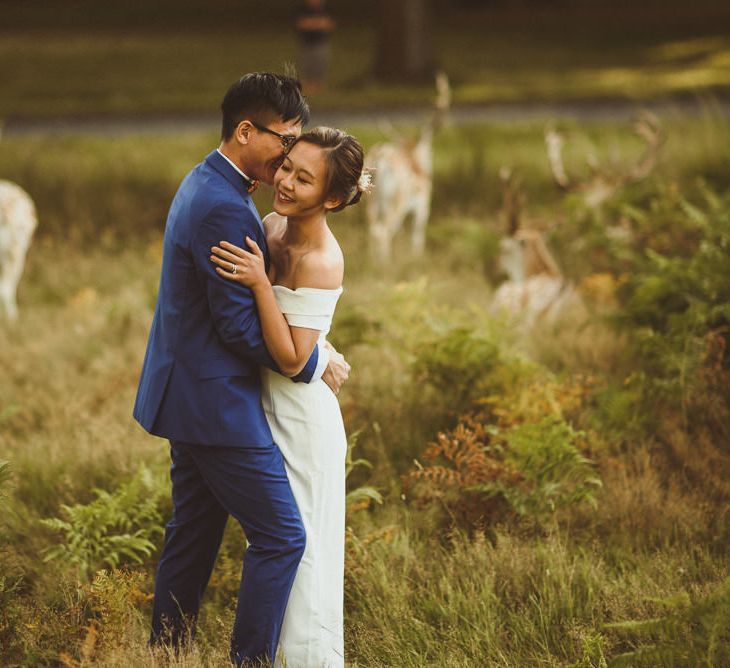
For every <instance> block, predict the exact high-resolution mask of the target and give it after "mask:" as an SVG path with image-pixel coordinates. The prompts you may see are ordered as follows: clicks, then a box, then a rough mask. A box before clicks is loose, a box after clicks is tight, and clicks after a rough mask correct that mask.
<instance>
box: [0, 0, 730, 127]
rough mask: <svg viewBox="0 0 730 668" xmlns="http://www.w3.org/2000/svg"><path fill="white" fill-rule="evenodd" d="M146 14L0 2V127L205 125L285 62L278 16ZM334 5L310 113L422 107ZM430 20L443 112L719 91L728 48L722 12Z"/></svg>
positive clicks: (566, 7)
mask: <svg viewBox="0 0 730 668" xmlns="http://www.w3.org/2000/svg"><path fill="white" fill-rule="evenodd" d="M153 4H154V7H152V5H151V6H150V7H149V8H146V9H145V8H143V7H142V6H140V7H137V8H136V9H134V8H131V7H129V6H128V3H126V4H125V5H121V4H116V3H103V5H100V4H99V3H89V2H86V1H85V0H77V2H76V3H74V5H72V6H70V7H69V8H67V9H66V10H64V11H63V12H61V11H60V10H57V11H56V12H54V11H51V10H49V9H48V8H47V6H46V5H42V4H40V3H37V2H30V3H19V2H10V3H9V4H8V7H7V9H6V15H7V22H6V23H5V24H4V26H3V27H2V29H0V81H1V82H2V85H3V95H2V97H1V98H0V117H8V116H12V117H48V116H68V115H71V116H76V115H82V116H83V115H127V116H129V115H136V114H169V115H186V114H194V113H211V112H213V111H214V110H216V109H217V106H218V104H219V102H220V98H221V96H222V92H223V91H224V90H225V89H226V88H227V86H228V85H229V84H230V82H231V81H233V80H234V79H236V78H237V77H238V76H240V74H241V73H242V72H245V71H252V70H258V69H274V70H280V69H281V68H282V66H283V64H284V63H285V62H296V58H297V46H296V39H295V35H294V33H293V29H292V28H291V22H292V19H291V16H290V14H289V12H290V10H288V9H287V8H286V7H285V6H284V5H283V4H282V3H279V4H274V5H273V6H272V8H271V10H270V11H269V12H268V13H267V12H262V10H261V9H260V8H252V10H251V11H252V15H251V17H250V19H247V16H246V15H245V14H241V12H240V8H239V7H238V5H235V3H232V2H229V1H228V0H218V2H217V3H216V4H214V5H212V6H210V7H208V6H206V5H202V4H200V3H197V4H196V3H188V4H187V5H184V6H182V7H180V8H178V7H177V5H175V7H173V6H171V4H170V3H167V4H165V3H153ZM234 5H235V6H234ZM341 5H342V6H341V7H340V8H339V11H340V14H341V21H340V27H339V29H338V30H337V32H336V33H335V35H334V41H333V53H334V57H333V60H332V71H331V88H330V90H329V91H328V92H326V93H324V94H322V95H320V96H317V97H315V98H313V99H312V103H313V105H314V106H315V108H321V109H324V108H326V109H350V108H357V109H361V108H381V107H384V106H385V107H393V106H403V105H425V104H429V103H430V101H431V99H432V96H433V92H432V86H431V85H430V83H428V82H425V83H423V84H415V85H410V86H403V85H387V86H386V85H382V84H379V83H378V82H376V81H375V80H374V79H373V76H372V73H371V72H372V68H373V62H374V59H375V49H376V39H377V35H376V30H375V25H374V23H373V20H372V17H370V16H369V15H368V17H365V18H363V17H362V16H358V15H357V12H356V10H355V9H353V7H351V6H349V5H347V4H346V3H341ZM336 10H337V8H336ZM435 16H436V20H435V30H434V40H435V45H436V53H437V58H438V64H439V66H440V67H442V68H443V69H444V70H445V71H446V72H447V73H448V75H449V76H450V78H451V81H452V84H453V90H454V103H455V104H480V103H481V104H483V103H491V102H505V101H524V100H539V101H561V100H576V99H577V100H585V99H596V98H597V99H605V98H609V99H632V100H633V99H647V98H672V97H676V96H693V95H696V94H698V93H708V92H714V93H725V92H727V91H728V90H729V89H730V39H729V38H728V36H727V31H725V30H723V29H722V26H723V25H726V24H727V22H728V21H729V20H730V10H728V9H727V7H726V6H725V5H724V4H723V3H717V2H710V1H709V0H703V2H701V3H700V4H699V5H697V4H696V3H695V4H693V5H692V6H691V7H688V6H686V5H685V4H683V3H677V2H670V3H659V4H657V3H648V4H646V3H645V4H644V5H642V6H641V7H640V8H633V9H630V8H622V7H615V6H612V7H606V8H601V7H600V6H595V5H593V4H591V3H577V4H576V3H565V4H563V5H560V6H558V7H554V6H550V7H541V6H540V5H532V4H530V5H524V6H522V7H517V8H515V7H511V6H509V5H507V6H502V7H500V6H496V7H494V8H492V9H481V10H476V9H472V10H467V9H457V8H454V7H451V6H449V7H442V6H439V7H437V10H436V12H435Z"/></svg>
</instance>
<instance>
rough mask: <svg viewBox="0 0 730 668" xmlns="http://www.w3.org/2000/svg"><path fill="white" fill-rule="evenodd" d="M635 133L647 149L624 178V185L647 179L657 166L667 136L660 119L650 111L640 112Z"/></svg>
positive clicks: (635, 121) (635, 122)
mask: <svg viewBox="0 0 730 668" xmlns="http://www.w3.org/2000/svg"><path fill="white" fill-rule="evenodd" d="M634 132H635V133H636V134H637V135H639V137H641V138H642V139H643V140H644V141H645V142H646V149H645V150H644V154H643V155H642V156H641V158H640V159H639V161H638V162H637V163H636V164H635V165H634V167H633V168H632V169H631V170H630V171H629V173H628V174H627V175H626V176H625V177H624V178H623V180H622V183H624V184H627V183H635V182H636V181H640V180H641V179H645V178H646V177H647V176H649V174H651V172H652V170H653V169H654V167H655V166H656V163H657V161H658V159H659V153H660V152H661V148H662V146H663V145H664V141H665V140H666V136H665V134H664V131H663V130H662V127H661V124H660V122H659V119H658V118H657V117H656V116H655V115H654V114H652V113H651V112H650V111H646V110H644V111H642V112H640V113H639V114H638V115H637V117H636V119H635V120H634Z"/></svg>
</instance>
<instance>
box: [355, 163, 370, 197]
mask: <svg viewBox="0 0 730 668" xmlns="http://www.w3.org/2000/svg"><path fill="white" fill-rule="evenodd" d="M357 189H358V190H359V191H360V192H361V193H365V194H366V195H367V194H368V193H370V192H371V191H372V189H373V175H372V174H371V173H370V172H367V171H365V170H364V169H363V170H362V173H361V174H360V178H359V179H358V180H357Z"/></svg>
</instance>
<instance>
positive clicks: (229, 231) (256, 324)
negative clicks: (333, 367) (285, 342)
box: [192, 204, 319, 383]
mask: <svg viewBox="0 0 730 668" xmlns="http://www.w3.org/2000/svg"><path fill="white" fill-rule="evenodd" d="M246 235H248V236H249V237H251V238H252V239H255V240H256V242H257V243H258V244H259V245H260V246H262V245H263V244H265V239H264V238H263V232H262V230H261V228H260V227H259V224H258V221H257V220H256V218H255V217H254V216H253V215H252V214H251V213H250V212H249V211H247V210H246V209H244V208H239V207H236V206H233V205H230V204H229V205H225V204H224V205H220V206H217V207H215V208H214V209H213V210H212V211H211V212H210V213H209V214H208V215H207V216H206V218H205V220H204V221H203V222H202V224H201V225H200V228H199V230H198V232H197V234H196V235H195V237H194V239H193V242H192V254H193V263H194V264H195V268H196V270H197V272H198V275H199V276H200V278H201V280H203V281H204V282H205V287H206V295H207V298H208V307H209V308H210V313H211V317H212V319H213V325H214V327H215V330H216V332H218V335H219V336H220V337H221V339H222V340H223V342H224V344H225V346H226V347H227V348H229V349H230V350H231V351H232V352H233V353H235V354H236V355H238V356H240V357H244V358H245V359H248V360H250V361H252V362H254V363H255V364H259V365H262V366H266V367H268V368H269V369H273V370H274V371H276V372H280V370H279V367H278V366H277V364H276V362H274V360H273V359H272V357H271V355H270V354H269V351H268V350H267V349H266V343H265V341H264V338H263V334H262V331H261V322H260V321H259V316H258V311H257V310H256V300H255V299H254V296H253V293H252V292H251V290H250V289H249V288H247V287H244V286H242V285H241V284H240V283H234V282H232V281H229V280H227V279H225V278H222V277H221V276H219V275H218V274H217V273H216V271H215V265H214V264H213V263H212V262H211V261H210V255H211V250H210V249H211V248H212V247H213V246H217V245H219V244H220V242H221V241H224V240H225V241H230V242H231V243H233V244H236V245H237V246H240V247H242V248H246V242H245V236H246ZM318 358H319V347H318V346H315V348H314V351H313V352H312V355H311V356H310V358H309V360H308V361H307V363H306V365H305V366H304V368H303V369H302V371H301V372H300V373H299V374H298V375H297V376H295V377H294V378H293V379H292V380H294V381H297V382H305V383H308V382H310V381H311V380H312V379H313V376H314V375H315V371H316V370H317V362H318Z"/></svg>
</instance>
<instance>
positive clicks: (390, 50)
mask: <svg viewBox="0 0 730 668" xmlns="http://www.w3.org/2000/svg"><path fill="white" fill-rule="evenodd" d="M430 15H431V2H430V0H379V3H378V22H379V23H378V53H377V60H376V64H375V73H376V75H377V77H378V78H379V79H381V80H384V81H414V80H419V79H430V78H431V76H432V74H433V69H434V49H433V40H432V36H431V29H430V28H431V26H430Z"/></svg>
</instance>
